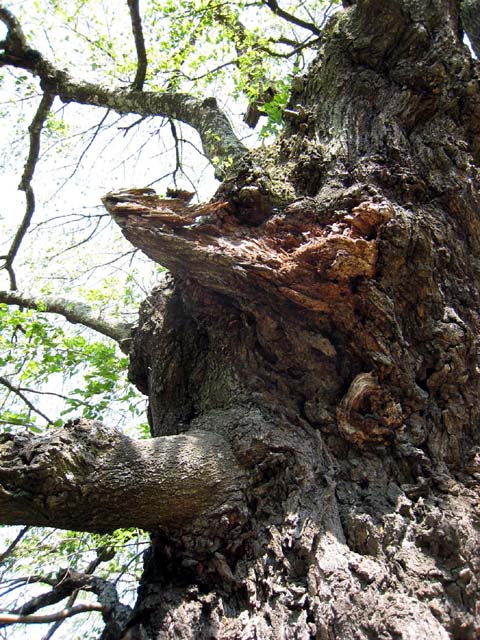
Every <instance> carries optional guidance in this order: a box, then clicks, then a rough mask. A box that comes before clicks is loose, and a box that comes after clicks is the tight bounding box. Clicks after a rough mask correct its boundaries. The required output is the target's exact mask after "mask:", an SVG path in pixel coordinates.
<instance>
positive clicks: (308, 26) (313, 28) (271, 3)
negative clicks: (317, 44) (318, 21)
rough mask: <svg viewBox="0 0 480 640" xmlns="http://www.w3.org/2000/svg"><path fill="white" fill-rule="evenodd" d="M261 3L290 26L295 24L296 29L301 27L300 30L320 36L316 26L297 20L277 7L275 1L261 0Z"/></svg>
mask: <svg viewBox="0 0 480 640" xmlns="http://www.w3.org/2000/svg"><path fill="white" fill-rule="evenodd" d="M262 3H263V4H265V5H266V6H267V7H268V8H269V9H270V10H271V11H272V12H273V13H274V14H275V15H276V16H278V17H279V18H283V20H286V21H287V22H290V23H291V24H295V25H297V27H302V29H308V30H309V31H311V32H312V33H314V34H315V35H316V36H319V35H320V29H319V28H318V27H317V26H315V25H314V24H313V23H312V22H305V20H302V19H301V18H297V17H296V16H294V15H293V14H291V13H288V11H285V10H284V9H281V8H280V7H279V6H278V2H277V0H262Z"/></svg>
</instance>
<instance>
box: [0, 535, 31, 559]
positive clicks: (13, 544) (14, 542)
mask: <svg viewBox="0 0 480 640" xmlns="http://www.w3.org/2000/svg"><path fill="white" fill-rule="evenodd" d="M28 529H29V527H23V529H22V530H21V531H20V533H19V534H18V535H17V537H16V538H15V540H12V542H11V543H10V544H9V545H8V547H7V548H6V549H5V551H2V553H0V564H2V562H3V561H4V560H6V558H8V556H9V555H10V554H11V553H12V552H13V551H14V550H15V548H16V547H17V545H18V544H19V542H20V541H21V540H22V538H23V536H24V535H25V534H26V533H27V532H28Z"/></svg>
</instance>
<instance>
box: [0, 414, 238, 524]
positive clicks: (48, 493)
mask: <svg viewBox="0 0 480 640" xmlns="http://www.w3.org/2000/svg"><path fill="white" fill-rule="evenodd" d="M0 438H1V439H0V482H1V486H0V521H1V522H2V524H19V523H22V524H28V525H36V526H55V527H60V528H63V529H73V530H80V531H94V532H108V531H113V530H114V529H117V528H119V527H139V528H141V529H147V530H154V529H155V528H156V527H157V526H159V525H164V526H167V525H168V526H170V527H178V526H179V525H186V524H188V523H190V522H192V521H198V520H199V519H201V518H207V517H214V516H215V519H216V520H217V519H218V518H221V517H222V516H225V517H227V514H228V517H230V518H231V520H232V521H233V520H234V519H235V516H234V515H233V514H234V511H235V509H236V510H237V511H238V512H239V513H240V514H241V512H242V488H243V484H244V482H243V477H244V474H243V472H242V470H241V469H240V467H239V466H238V464H237V463H236V461H235V458H234V457H233V455H232V453H231V450H230V447H229V445H228V444H227V442H226V441H225V440H224V439H223V438H221V437H220V436H217V435H215V434H212V433H208V432H203V431H196V432H190V433H189V434H188V435H181V436H172V437H170V438H151V439H149V440H132V439H131V438H128V437H127V436H125V435H124V434H122V432H121V431H118V430H114V429H107V428H105V427H104V426H103V425H102V424H101V423H97V422H89V421H86V420H76V421H74V422H71V423H68V424H66V425H65V427H64V428H63V429H55V430H53V431H52V432H51V434H50V435H48V436H42V437H32V436H21V435H13V434H8V433H7V434H3V435H2V436H1V437H0Z"/></svg>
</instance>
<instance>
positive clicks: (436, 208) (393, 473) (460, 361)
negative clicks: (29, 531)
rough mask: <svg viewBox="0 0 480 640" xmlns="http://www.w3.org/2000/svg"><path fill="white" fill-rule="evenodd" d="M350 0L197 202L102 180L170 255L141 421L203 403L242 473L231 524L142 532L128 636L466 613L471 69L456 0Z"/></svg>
mask: <svg viewBox="0 0 480 640" xmlns="http://www.w3.org/2000/svg"><path fill="white" fill-rule="evenodd" d="M349 4H351V5H353V6H350V7H349V8H348V9H347V10H346V11H345V12H343V13H341V14H338V15H337V16H335V17H334V19H333V20H332V21H331V22H330V24H329V25H328V27H327V32H326V36H325V39H324V43H323V45H322V48H321V50H320V51H319V55H318V58H317V59H316V61H315V62H314V63H313V65H312V67H311V69H310V71H309V73H308V74H307V75H306V77H305V78H304V79H303V82H302V83H297V84H296V86H297V91H296V92H294V94H293V95H292V99H291V104H290V105H289V110H288V113H289V124H288V127H287V129H286V132H285V134H284V136H283V137H282V139H281V141H280V142H279V144H278V145H277V146H276V147H275V148H274V149H271V150H270V151H269V152H268V153H257V154H253V155H252V156H250V158H249V159H246V160H245V162H244V163H243V165H242V166H241V167H239V170H238V175H237V177H236V178H235V179H232V180H231V181H229V182H228V183H225V184H224V185H222V187H221V189H220V190H219V193H218V194H217V197H216V200H215V201H214V202H212V203H211V205H209V206H207V205H205V206H203V207H202V208H195V207H189V206H188V205H185V204H184V203H181V204H180V203H178V202H177V201H168V200H160V199H157V198H156V197H155V196H154V195H153V194H152V193H143V194H142V193H138V192H137V193H133V194H130V195H129V194H127V193H120V194H110V195H109V196H107V198H106V199H105V204H106V206H107V208H108V209H109V211H110V212H111V213H112V215H113V216H114V218H115V219H116V220H117V222H118V223H119V224H120V226H121V228H122V230H123V232H124V234H125V236H126V237H127V238H128V239H129V240H130V241H131V242H132V243H133V244H135V246H137V247H140V248H141V249H143V250H144V251H145V252H146V253H147V255H149V256H150V257H152V258H153V259H154V260H157V261H158V262H160V263H161V264H163V265H165V266H167V267H169V269H171V271H172V273H173V275H174V276H175V281H176V285H175V287H173V285H172V286H171V287H170V289H168V290H163V291H157V292H156V293H154V294H153V295H152V297H151V298H150V299H149V300H148V301H147V302H146V304H145V306H144V308H143V312H142V314H141V325H140V329H139V331H138V333H137V335H136V339H135V346H134V350H133V354H132V365H131V376H132V379H134V380H135V381H136V382H137V384H138V386H139V388H140V389H142V390H143V391H145V392H146V393H148V394H149V397H150V414H151V415H150V419H151V426H152V432H153V434H154V435H155V436H161V435H162V434H173V433H178V431H179V430H182V431H185V432H188V431H189V430H190V429H197V428H205V425H206V424H207V423H208V425H209V427H208V428H209V429H212V430H214V431H215V432H218V433H221V434H222V435H223V436H224V437H226V438H227V439H228V440H229V442H230V443H231V444H232V447H233V450H234V452H235V454H236V456H237V458H238V459H239V460H240V461H241V464H242V465H243V466H244V467H246V468H247V469H249V474H250V480H251V483H252V484H251V487H250V490H249V492H248V496H249V500H248V507H249V510H250V516H249V518H248V519H247V520H246V521H245V522H244V523H243V524H242V525H238V526H237V527H234V528H233V529H232V530H226V531H225V532H224V535H223V537H222V538H218V537H217V536H211V535H208V531H205V532H202V534H201V535H199V536H196V537H190V536H188V535H185V533H183V534H182V535H179V534H177V533H176V532H174V531H171V530H169V529H168V528H162V529H160V530H159V531H157V533H156V534H155V535H154V537H153V546H152V551H151V554H150V556H149V557H148V558H147V559H146V569H145V575H144V578H143V582H142V585H141V589H140V592H139V600H138V603H137V613H136V618H134V619H133V620H132V621H131V627H132V633H133V629H136V633H138V634H143V636H142V637H147V638H162V639H163V638H175V637H181V638H209V637H212V638H262V639H264V638H265V639H267V638H272V639H277V638H278V639H280V638H281V639H283V638H321V639H329V640H330V639H338V640H340V639H342V640H345V639H350V638H361V639H367V638H386V639H387V638H391V639H393V638H395V639H398V638H402V639H407V638H408V639H410V638H412V639H413V638H427V637H428V638H432V639H446V638H456V639H458V640H460V639H474V638H477V637H479V634H480V626H479V622H478V620H479V616H478V602H479V585H478V574H479V569H480V567H479V564H478V557H479V551H480V533H479V525H478V522H479V513H480V511H479V509H480V503H479V496H478V480H479V472H480V464H479V463H480V460H479V435H478V422H479V407H478V401H477V398H478V394H479V371H478V338H477V335H478V320H479V317H480V305H479V297H478V291H479V285H480V282H479V272H478V268H477V267H478V265H477V262H478V256H479V250H480V222H479V210H480V201H479V173H478V171H479V169H478V165H479V162H480V145H479V143H480V137H479V132H480V125H479V122H480V93H479V82H478V67H477V65H476V63H475V61H474V60H473V59H472V58H471V56H470V54H469V52H468V51H467V50H466V48H465V47H464V46H463V45H462V43H461V40H460V25H459V21H458V15H459V6H458V3H455V2H451V1H447V0H433V1H431V2H428V3H425V2H420V1H418V0H402V1H401V2H399V1H395V2H394V1H393V0H392V1H387V2H385V1H382V2H380V1H378V0H359V2H357V3H349ZM242 416H243V419H242Z"/></svg>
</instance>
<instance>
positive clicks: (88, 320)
mask: <svg viewBox="0 0 480 640" xmlns="http://www.w3.org/2000/svg"><path fill="white" fill-rule="evenodd" d="M0 302H3V303H5V304H10V305H11V304H15V305H18V306H19V307H23V308H25V309H34V310H36V311H43V312H45V313H57V314H58V315H61V316H63V317H64V318H65V319H66V320H68V321H69V322H71V323H72V324H82V325H83V326H85V327H88V328H89V329H93V330H94V331H97V332H98V333H100V334H102V335H104V336H107V337H108V338H112V340H115V341H116V342H118V344H119V346H120V348H121V349H122V351H124V352H125V353H127V352H128V348H129V344H130V340H131V334H132V329H133V325H132V324H129V323H126V322H117V321H114V320H112V319H108V318H103V317H102V316H100V315H99V314H98V313H97V312H96V311H94V310H93V309H92V308H91V307H90V306H89V305H88V304H85V303H84V302H77V301H74V300H67V299H66V298H61V297H56V296H42V297H35V296H29V295H27V294H25V293H22V292H21V291H0Z"/></svg>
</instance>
